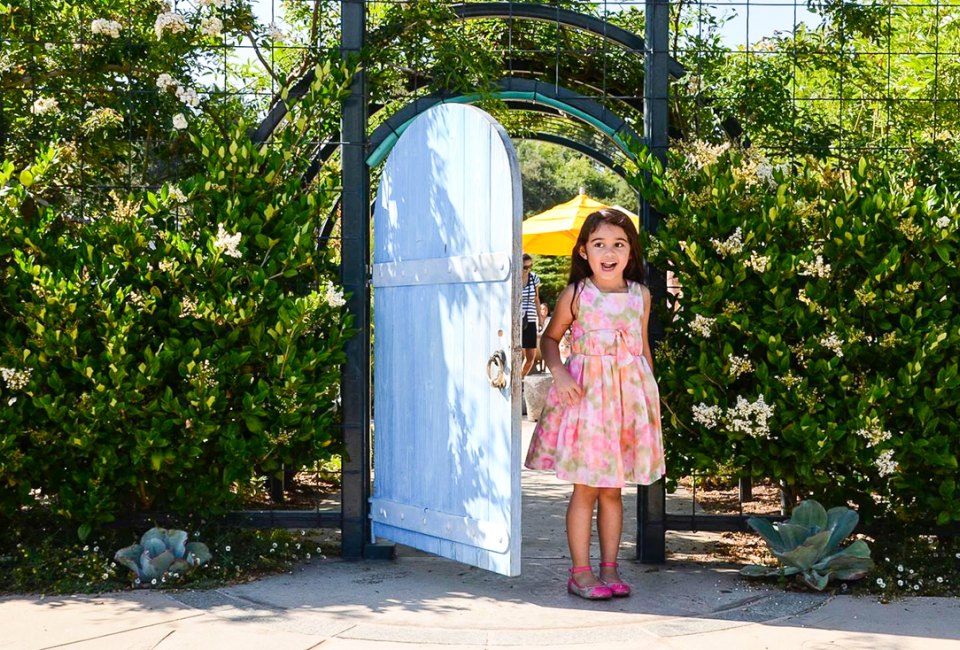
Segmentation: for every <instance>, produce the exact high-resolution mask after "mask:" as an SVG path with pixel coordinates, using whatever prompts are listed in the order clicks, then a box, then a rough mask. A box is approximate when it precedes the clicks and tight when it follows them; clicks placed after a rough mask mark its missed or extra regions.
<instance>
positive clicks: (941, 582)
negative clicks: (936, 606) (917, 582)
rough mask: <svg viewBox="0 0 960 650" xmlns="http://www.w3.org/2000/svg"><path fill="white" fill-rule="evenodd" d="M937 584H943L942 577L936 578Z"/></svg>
mask: <svg viewBox="0 0 960 650" xmlns="http://www.w3.org/2000/svg"><path fill="white" fill-rule="evenodd" d="M937 582H938V583H939V584H943V576H937Z"/></svg>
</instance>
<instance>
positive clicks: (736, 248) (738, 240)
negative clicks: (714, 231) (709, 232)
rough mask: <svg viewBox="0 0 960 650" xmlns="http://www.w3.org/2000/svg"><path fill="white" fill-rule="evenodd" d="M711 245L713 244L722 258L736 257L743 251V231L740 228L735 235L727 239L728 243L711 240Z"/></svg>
mask: <svg viewBox="0 0 960 650" xmlns="http://www.w3.org/2000/svg"><path fill="white" fill-rule="evenodd" d="M710 243H711V244H713V247H714V249H716V251H717V252H718V253H720V255H721V256H722V257H727V256H728V255H736V254H737V253H739V252H740V251H742V250H743V231H741V229H740V227H739V226H738V227H737V229H736V230H734V231H733V234H732V235H730V236H729V237H727V239H726V241H720V240H719V239H711V240H710Z"/></svg>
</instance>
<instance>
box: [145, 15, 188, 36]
mask: <svg viewBox="0 0 960 650" xmlns="http://www.w3.org/2000/svg"><path fill="white" fill-rule="evenodd" d="M153 31H155V32H156V33H157V38H163V33H164V32H170V33H171V34H179V33H181V32H185V31H187V21H186V20H184V19H183V16H181V15H180V14H178V13H176V12H175V11H166V12H164V13H162V14H160V15H159V16H157V20H156V22H154V23H153Z"/></svg>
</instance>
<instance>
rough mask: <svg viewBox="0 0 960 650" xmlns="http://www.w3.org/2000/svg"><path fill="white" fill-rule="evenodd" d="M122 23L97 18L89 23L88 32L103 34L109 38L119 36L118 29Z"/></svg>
mask: <svg viewBox="0 0 960 650" xmlns="http://www.w3.org/2000/svg"><path fill="white" fill-rule="evenodd" d="M121 28H122V25H121V24H120V23H118V22H117V21H115V20H106V19H104V18H97V19H96V20H94V21H93V22H92V23H90V32H91V33H93V34H103V35H105V36H109V37H110V38H120V29H121Z"/></svg>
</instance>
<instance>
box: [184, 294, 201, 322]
mask: <svg viewBox="0 0 960 650" xmlns="http://www.w3.org/2000/svg"><path fill="white" fill-rule="evenodd" d="M180 317H181V318H200V310H199V308H198V306H197V302H196V301H195V300H194V299H193V298H191V297H190V296H184V297H183V298H182V299H181V300H180Z"/></svg>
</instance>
